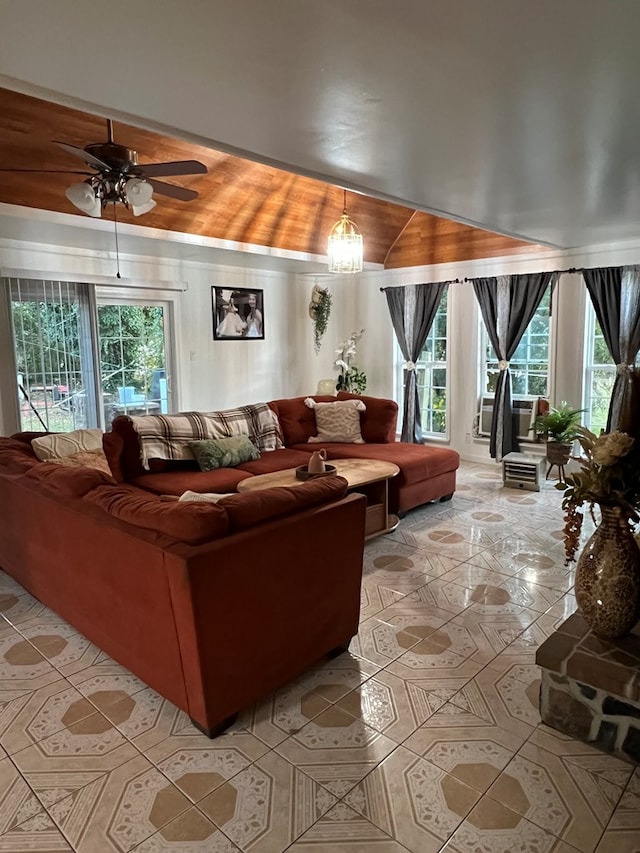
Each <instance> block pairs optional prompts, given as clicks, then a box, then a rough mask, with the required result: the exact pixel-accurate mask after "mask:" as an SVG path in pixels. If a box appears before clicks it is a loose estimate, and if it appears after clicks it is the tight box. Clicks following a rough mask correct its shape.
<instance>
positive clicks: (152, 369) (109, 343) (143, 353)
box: [98, 301, 170, 423]
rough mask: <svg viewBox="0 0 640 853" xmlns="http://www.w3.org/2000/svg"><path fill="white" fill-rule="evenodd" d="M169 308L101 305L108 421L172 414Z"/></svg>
mask: <svg viewBox="0 0 640 853" xmlns="http://www.w3.org/2000/svg"><path fill="white" fill-rule="evenodd" d="M166 313H167V306H166V305H164V304H162V303H159V302H158V303H150V302H144V303H143V302H135V303H133V302H128V303H127V304H123V303H121V302H108V303H106V302H104V303H103V302H102V301H101V302H100V304H99V305H98V338H99V341H100V380H101V385H102V391H103V394H104V417H105V423H110V422H111V420H112V419H113V417H114V415H119V414H129V415H141V414H143V415H146V414H157V413H165V412H168V411H169V398H170V393H169V379H168V371H167V350H168V346H167V340H166V329H167V319H166Z"/></svg>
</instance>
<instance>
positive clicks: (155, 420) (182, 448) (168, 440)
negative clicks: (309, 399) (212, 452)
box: [131, 403, 284, 469]
mask: <svg viewBox="0 0 640 853" xmlns="http://www.w3.org/2000/svg"><path fill="white" fill-rule="evenodd" d="M131 423H132V424H133V428H134V429H135V431H136V432H137V433H138V438H139V440H140V458H141V460H142V465H143V466H144V467H145V468H147V469H148V468H149V459H193V458H194V456H193V453H192V452H191V450H190V449H189V448H188V446H187V445H188V443H189V442H190V441H201V440H202V439H207V438H230V437H231V436H236V435H248V436H249V438H250V439H251V441H253V443H254V444H255V445H256V447H257V448H258V450H260V451H269V450H279V449H280V448H282V447H284V445H283V443H282V439H281V438H280V424H279V421H278V417H277V415H276V414H275V412H274V411H273V410H272V409H270V408H269V406H268V405H267V404H266V403H256V404H254V405H252V406H239V407H238V408H237V409H226V410H224V411H220V412H182V413H181V414H178V415H140V416H139V417H131Z"/></svg>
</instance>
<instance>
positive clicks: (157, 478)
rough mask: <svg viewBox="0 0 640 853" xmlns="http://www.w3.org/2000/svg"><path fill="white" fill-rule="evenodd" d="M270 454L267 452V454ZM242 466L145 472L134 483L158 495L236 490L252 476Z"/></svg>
mask: <svg viewBox="0 0 640 853" xmlns="http://www.w3.org/2000/svg"><path fill="white" fill-rule="evenodd" d="M267 455H268V454H265V456H267ZM254 464H258V463H257V462H256V463H254ZM250 476H251V474H250V473H249V472H248V471H241V470H240V468H217V469H216V470H215V471H168V472H166V473H164V474H149V473H148V472H147V473H144V474H142V476H140V477H135V478H134V480H133V483H134V485H136V486H139V487H140V488H141V489H146V490H147V491H149V492H154V493H155V494H156V495H178V496H180V495H181V494H182V493H183V492H186V491H188V490H191V491H193V492H218V493H220V492H235V491H237V486H238V483H239V482H240V480H244V479H246V478H247V477H250Z"/></svg>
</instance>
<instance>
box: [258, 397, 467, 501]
mask: <svg viewBox="0 0 640 853" xmlns="http://www.w3.org/2000/svg"><path fill="white" fill-rule="evenodd" d="M305 399H306V398H305V397H294V398H289V399H285V400H274V401H273V402H272V403H270V405H271V406H272V408H273V409H274V411H275V412H276V414H277V415H278V420H279V422H280V428H281V430H282V436H283V441H284V443H285V445H286V446H287V447H289V448H291V449H292V450H297V451H300V452H307V453H310V452H312V451H314V450H318V449H319V448H322V447H324V449H325V450H326V452H327V459H329V460H331V459H376V460H380V461H384V462H393V463H395V464H396V465H397V466H398V468H399V469H400V471H399V473H398V475H397V476H396V477H393V478H392V479H391V480H390V481H389V511H390V512H392V513H399V514H403V513H405V512H407V511H408V510H410V509H413V508H414V507H416V506H420V505H421V504H424V503H427V502H429V501H434V500H446V499H447V498H450V497H451V495H452V494H453V493H454V491H455V487H456V471H457V469H458V467H459V465H460V454H459V453H457V452H456V451H455V450H451V449H449V448H448V447H437V446H434V445H428V444H409V443H407V442H402V441H396V424H397V419H398V406H397V404H396V403H395V402H394V401H393V400H384V399H380V398H378V397H367V396H360V395H355V394H347V393H345V392H340V393H339V394H338V396H337V398H336V397H314V398H313V399H314V400H316V401H318V402H335V401H336V399H337V400H339V401H340V400H350V399H357V400H362V402H363V403H364V404H365V406H366V409H365V411H364V412H362V414H361V417H360V430H361V433H362V438H363V440H364V444H347V443H340V442H327V443H321V444H317V443H313V444H309V439H310V438H311V437H312V436H315V435H316V421H315V415H314V411H313V409H310V408H309V407H308V406H306V405H305V402H304V401H305Z"/></svg>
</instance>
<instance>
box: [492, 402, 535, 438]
mask: <svg viewBox="0 0 640 853" xmlns="http://www.w3.org/2000/svg"><path fill="white" fill-rule="evenodd" d="M511 408H512V409H513V429H514V432H515V434H516V436H517V438H518V440H519V441H525V440H529V441H532V440H533V439H534V438H535V435H534V433H533V432H532V431H531V430H530V427H532V426H533V425H534V423H535V420H536V418H537V416H538V397H525V396H517V397H513V399H512V400H511ZM492 420H493V394H483V396H482V397H481V398H480V414H479V415H478V435H485V436H490V435H491V423H492Z"/></svg>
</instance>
